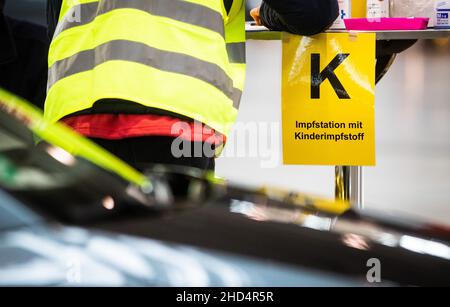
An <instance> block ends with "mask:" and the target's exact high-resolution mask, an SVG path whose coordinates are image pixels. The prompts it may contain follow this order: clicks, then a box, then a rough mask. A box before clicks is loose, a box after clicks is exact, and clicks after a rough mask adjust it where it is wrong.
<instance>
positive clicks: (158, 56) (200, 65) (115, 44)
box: [48, 40, 242, 105]
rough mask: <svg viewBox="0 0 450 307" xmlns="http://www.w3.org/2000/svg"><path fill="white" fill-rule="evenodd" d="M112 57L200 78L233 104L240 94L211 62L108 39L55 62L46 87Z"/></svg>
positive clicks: (220, 69) (229, 79)
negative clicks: (101, 43) (108, 40)
mask: <svg viewBox="0 0 450 307" xmlns="http://www.w3.org/2000/svg"><path fill="white" fill-rule="evenodd" d="M114 60H121V61H129V62H134V63H140V64H143V65H146V66H149V67H152V68H156V69H159V70H162V71H166V72H172V73H178V74H182V75H186V76H190V77H193V78H196V79H200V80H202V81H204V82H207V83H209V84H211V85H213V86H214V87H216V88H217V89H219V90H220V91H222V92H223V93H224V94H225V95H226V96H227V97H229V98H230V99H231V100H233V104H234V105H236V103H239V101H236V100H235V99H237V95H238V94H239V95H242V91H240V90H239V89H236V88H234V87H233V80H232V79H231V78H230V77H229V76H228V75H227V74H226V73H225V71H224V70H223V69H222V68H220V66H218V65H216V64H214V63H209V62H206V61H202V60H200V59H197V58H195V57H192V56H189V55H186V54H182V53H176V52H170V51H163V50H159V49H156V48H153V47H150V46H147V45H145V44H143V43H138V42H132V41H127V40H114V41H110V42H107V43H105V44H103V45H100V46H98V47H96V48H95V49H90V50H85V51H82V52H80V53H77V54H75V55H73V56H71V57H68V58H66V59H63V60H60V61H58V62H56V63H55V64H53V66H52V67H51V68H50V69H49V80H48V88H49V89H50V88H51V87H52V86H53V85H54V84H55V83H56V82H58V81H59V80H61V79H63V78H66V77H69V76H72V75H75V74H78V73H81V72H86V71H90V70H93V69H94V68H95V67H96V66H98V65H101V64H103V63H106V62H108V61H114ZM239 97H240V96H239Z"/></svg>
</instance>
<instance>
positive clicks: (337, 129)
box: [282, 33, 376, 166]
mask: <svg viewBox="0 0 450 307" xmlns="http://www.w3.org/2000/svg"><path fill="white" fill-rule="evenodd" d="M375 42H376V37H375V34H372V33H358V34H355V33H326V34H319V35H316V36H313V37H303V36H297V35H291V34H283V72H282V74H283V76H282V79H283V80H282V86H283V88H282V92H283V94H282V96H283V97H282V128H283V157H284V163H285V164H304V165H350V166H356V165H360V166H369V165H375V93H374V92H375Z"/></svg>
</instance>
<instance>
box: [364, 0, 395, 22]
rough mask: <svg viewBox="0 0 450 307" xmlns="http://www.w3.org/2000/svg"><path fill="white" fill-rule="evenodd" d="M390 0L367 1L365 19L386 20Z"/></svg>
mask: <svg viewBox="0 0 450 307" xmlns="http://www.w3.org/2000/svg"><path fill="white" fill-rule="evenodd" d="M389 9H390V0H367V18H370V19H379V18H388V17H389V11H390V10H389Z"/></svg>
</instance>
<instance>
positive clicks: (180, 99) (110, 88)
mask: <svg viewBox="0 0 450 307" xmlns="http://www.w3.org/2000/svg"><path fill="white" fill-rule="evenodd" d="M117 72H123V73H121V74H118V73H117ZM94 85H95V86H94ZM105 97H114V98H117V99H124V100H129V101H134V102H136V103H140V104H142V105H145V106H148V107H152V108H158V109H163V110H167V111H170V112H174V113H176V114H182V115H184V116H187V117H189V118H193V119H195V120H198V121H200V122H203V123H205V124H206V125H208V126H210V127H211V128H213V129H215V130H217V131H218V132H220V133H223V134H225V135H228V131H229V128H230V127H229V126H230V124H232V123H234V121H235V119H236V116H237V110H235V109H233V107H232V105H233V102H232V101H231V100H230V99H229V98H228V97H227V96H225V94H224V93H222V92H221V91H220V90H218V89H217V88H216V87H214V86H212V85H210V84H209V83H206V82H204V81H201V80H199V79H196V78H191V77H188V76H185V75H181V74H176V73H170V72H165V71H162V70H158V69H154V68H151V67H149V66H145V65H142V64H138V63H133V62H127V61H109V62H106V63H104V64H102V65H99V66H97V67H96V68H95V69H94V70H91V71H88V72H83V73H79V74H76V75H73V76H70V77H67V78H64V79H62V80H60V81H58V82H57V83H56V84H55V85H53V87H52V88H51V89H50V91H49V92H48V97H47V101H46V104H45V115H46V117H47V118H48V119H49V120H51V121H57V120H59V119H61V118H62V117H64V116H66V115H68V114H72V113H74V112H77V111H80V110H84V109H88V108H90V107H92V105H93V103H94V102H95V101H98V100H100V99H103V98H105ZM62 102H63V103H62Z"/></svg>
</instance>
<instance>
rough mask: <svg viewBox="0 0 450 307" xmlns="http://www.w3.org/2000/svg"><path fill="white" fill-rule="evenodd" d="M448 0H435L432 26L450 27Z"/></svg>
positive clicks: (449, 0) (449, 4)
mask: <svg viewBox="0 0 450 307" xmlns="http://www.w3.org/2000/svg"><path fill="white" fill-rule="evenodd" d="M449 17H450V0H436V4H435V13H434V20H433V21H434V27H435V28H437V29H439V28H440V29H450V18H449Z"/></svg>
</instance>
